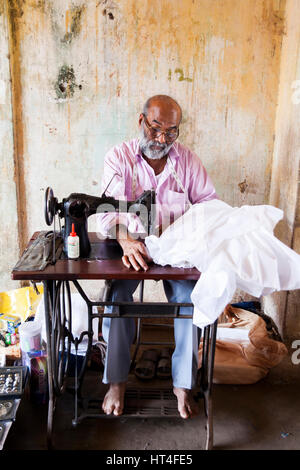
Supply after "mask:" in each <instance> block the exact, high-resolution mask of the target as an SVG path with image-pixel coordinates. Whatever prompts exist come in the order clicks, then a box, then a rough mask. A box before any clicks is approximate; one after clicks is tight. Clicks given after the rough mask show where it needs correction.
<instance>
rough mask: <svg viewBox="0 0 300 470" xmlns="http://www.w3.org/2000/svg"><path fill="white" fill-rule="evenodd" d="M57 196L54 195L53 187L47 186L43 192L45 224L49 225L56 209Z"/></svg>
mask: <svg viewBox="0 0 300 470" xmlns="http://www.w3.org/2000/svg"><path fill="white" fill-rule="evenodd" d="M57 205H58V202H57V198H56V197H54V194H53V189H52V188H50V187H48V188H47V189H46V192H45V209H44V214H45V220H46V224H47V225H51V224H52V222H53V219H54V217H55V214H56V213H57V210H58V207H57Z"/></svg>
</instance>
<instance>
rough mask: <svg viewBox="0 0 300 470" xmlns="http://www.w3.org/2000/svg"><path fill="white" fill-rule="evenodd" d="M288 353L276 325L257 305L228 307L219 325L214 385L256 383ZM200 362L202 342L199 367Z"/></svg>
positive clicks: (245, 303)
mask: <svg viewBox="0 0 300 470" xmlns="http://www.w3.org/2000/svg"><path fill="white" fill-rule="evenodd" d="M287 353H288V351H287V348H286V346H285V345H284V343H283V342H282V340H281V337H280V334H279V332H278V330H277V327H276V325H275V323H274V322H273V320H272V319H271V318H270V317H268V316H267V315H265V314H264V313H263V312H262V311H261V310H260V304H259V303H258V302H242V303H239V304H232V305H227V307H226V308H225V310H224V314H223V315H222V316H221V317H220V319H219V323H218V329H217V340H216V351H215V363H214V377H213V382H214V383H216V384H253V383H256V382H258V381H259V380H261V379H262V378H264V377H265V376H266V375H267V374H268V372H269V370H270V369H271V368H272V367H275V366H276V365H278V364H279V363H280V362H281V361H282V359H283V358H284V357H285V356H286V354H287ZM201 360H202V343H201V344H200V347H199V367H201Z"/></svg>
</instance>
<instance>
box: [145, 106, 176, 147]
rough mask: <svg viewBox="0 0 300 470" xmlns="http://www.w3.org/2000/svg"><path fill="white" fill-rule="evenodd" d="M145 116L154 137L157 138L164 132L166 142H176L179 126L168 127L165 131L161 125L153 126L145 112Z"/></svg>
mask: <svg viewBox="0 0 300 470" xmlns="http://www.w3.org/2000/svg"><path fill="white" fill-rule="evenodd" d="M143 117H144V121H145V124H146V126H147V129H148V131H149V133H150V135H151V137H152V138H153V139H156V138H157V137H159V136H161V135H162V134H164V135H165V138H166V142H168V143H171V142H174V140H176V139H177V137H178V136H179V128H178V127H176V129H167V130H166V131H163V130H162V129H161V128H160V127H154V126H151V124H150V123H149V122H148V119H147V118H146V115H145V114H144V113H143Z"/></svg>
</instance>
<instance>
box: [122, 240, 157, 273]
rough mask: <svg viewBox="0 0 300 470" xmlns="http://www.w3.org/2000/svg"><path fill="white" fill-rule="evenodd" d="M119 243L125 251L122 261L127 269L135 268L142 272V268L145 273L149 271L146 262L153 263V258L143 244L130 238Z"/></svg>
mask: <svg viewBox="0 0 300 470" xmlns="http://www.w3.org/2000/svg"><path fill="white" fill-rule="evenodd" d="M118 241H119V243H120V245H121V247H122V249H123V257H122V261H123V264H124V265H125V266H126V268H131V267H133V268H134V269H135V270H136V271H140V269H141V268H143V269H144V271H147V270H148V269H149V266H148V264H147V263H146V260H147V261H151V258H150V257H149V255H148V252H147V249H146V247H145V245H144V243H143V242H140V241H138V240H132V239H130V238H128V239H127V240H118Z"/></svg>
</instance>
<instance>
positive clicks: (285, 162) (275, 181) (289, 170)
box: [264, 0, 300, 339]
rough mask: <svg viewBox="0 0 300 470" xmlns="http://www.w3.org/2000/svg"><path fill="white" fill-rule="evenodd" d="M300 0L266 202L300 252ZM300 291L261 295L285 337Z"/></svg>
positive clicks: (291, 5)
mask: <svg viewBox="0 0 300 470" xmlns="http://www.w3.org/2000/svg"><path fill="white" fill-rule="evenodd" d="M299 17H300V0H288V1H287V4H286V34H285V36H284V38H283V42H282V54H281V71H280V83H279V91H278V109H277V115H276V126H275V143H274V157H273V167H272V180H271V189H270V199H269V203H270V204H273V205H274V206H276V207H280V208H281V209H282V210H283V211H284V219H283V220H282V221H281V222H280V223H279V224H278V226H277V227H276V231H275V233H276V236H277V237H278V238H279V239H280V240H282V241H283V242H284V243H285V244H286V245H288V246H291V247H292V248H293V249H294V250H295V251H297V252H298V253H300V231H299V221H300V191H299V182H300V179H299V170H300V167H299V163H300V138H299V119H300V81H299V77H300V53H299V51H300V23H299ZM299 300H300V291H299V290H297V291H292V292H279V293H276V294H273V295H271V296H266V297H265V298H264V307H265V311H266V313H268V314H270V315H271V316H272V317H273V318H274V319H275V321H276V323H277V325H278V326H279V328H280V330H281V331H282V332H283V334H284V336H285V337H286V338H296V339H299V335H300V320H299V313H300V308H299Z"/></svg>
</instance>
